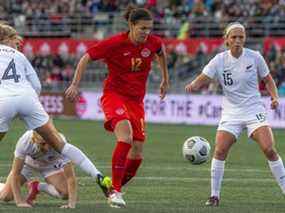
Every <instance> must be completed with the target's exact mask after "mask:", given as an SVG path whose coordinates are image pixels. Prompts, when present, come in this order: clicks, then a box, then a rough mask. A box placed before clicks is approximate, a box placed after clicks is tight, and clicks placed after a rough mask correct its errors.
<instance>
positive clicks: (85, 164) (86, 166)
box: [61, 143, 101, 178]
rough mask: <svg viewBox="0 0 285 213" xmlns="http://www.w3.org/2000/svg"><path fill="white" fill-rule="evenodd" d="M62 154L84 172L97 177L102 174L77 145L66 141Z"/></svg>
mask: <svg viewBox="0 0 285 213" xmlns="http://www.w3.org/2000/svg"><path fill="white" fill-rule="evenodd" d="M61 154H63V155H64V156H66V157H67V158H69V159H70V160H72V162H73V163H75V165H77V166H79V167H80V169H82V170H83V171H84V172H86V173H87V174H89V175H90V176H91V177H95V178H96V177H97V175H98V174H101V172H99V170H98V169H97V168H96V166H95V165H94V164H93V163H92V162H91V161H90V160H89V158H88V157H87V156H86V155H85V154H84V153H83V152H82V151H81V150H80V149H78V148H77V147H75V146H73V145H72V144H69V143H66V144H65V145H64V147H63V149H62V151H61Z"/></svg>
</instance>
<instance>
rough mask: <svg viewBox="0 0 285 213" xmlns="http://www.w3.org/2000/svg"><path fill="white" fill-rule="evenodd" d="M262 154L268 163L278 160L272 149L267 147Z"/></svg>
mask: <svg viewBox="0 0 285 213" xmlns="http://www.w3.org/2000/svg"><path fill="white" fill-rule="evenodd" d="M263 152H264V154H265V156H266V158H267V159H268V160H270V161H275V160H278V154H277V152H276V151H275V150H274V148H273V147H267V148H266V149H264V150H263Z"/></svg>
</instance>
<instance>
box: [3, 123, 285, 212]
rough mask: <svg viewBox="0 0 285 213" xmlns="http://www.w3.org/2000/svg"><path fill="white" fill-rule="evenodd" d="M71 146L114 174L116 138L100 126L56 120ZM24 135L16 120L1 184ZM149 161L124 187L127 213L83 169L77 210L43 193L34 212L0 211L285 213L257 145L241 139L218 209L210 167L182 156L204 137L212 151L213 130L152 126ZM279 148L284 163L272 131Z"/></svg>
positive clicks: (9, 208)
mask: <svg viewBox="0 0 285 213" xmlns="http://www.w3.org/2000/svg"><path fill="white" fill-rule="evenodd" d="M55 124H56V126H57V128H58V129H59V130H60V131H62V132H63V133H64V134H65V135H66V136H67V138H68V139H70V142H71V143H72V144H75V145H76V146H78V147H79V148H80V149H82V151H84V152H85V153H86V154H87V155H88V156H89V157H90V159H91V160H92V161H93V162H94V163H95V164H96V166H97V167H98V168H99V169H100V170H101V171H102V172H103V173H104V174H107V175H111V169H110V165H111V163H110V162H111V153H112V149H113V147H114V144H115V143H114V141H115V139H114V137H113V136H112V135H111V134H109V133H107V132H106V131H104V129H103V127H102V123H101V122H94V121H79V120H55ZM23 132H24V125H23V124H22V123H21V122H19V121H16V122H14V123H13V124H12V128H11V130H10V132H9V133H8V135H7V136H6V137H5V138H4V140H3V141H2V142H1V145H0V150H1V155H0V176H1V177H2V178H1V182H3V181H5V177H6V176H7V174H8V171H9V169H10V166H11V160H12V158H13V151H14V147H15V143H16V140H17V138H18V137H19V136H20V135H21V134H22V133H23ZM147 133H148V139H147V142H146V143H145V148H144V153H145V155H144V156H145V159H144V162H143V165H142V167H141V168H140V170H139V172H138V174H137V177H136V178H135V179H134V181H133V182H132V183H131V184H130V185H128V186H127V187H126V188H124V192H125V195H124V198H125V200H126V202H127V208H126V209H112V208H110V207H109V206H108V204H107V202H106V199H105V198H104V196H103V194H102V193H101V191H100V189H99V187H98V186H97V185H96V184H95V182H94V181H93V180H92V179H91V178H89V177H87V176H86V175H85V174H84V173H83V172H81V171H80V170H79V169H76V173H77V175H78V181H79V201H78V204H77V208H76V209H68V210H64V209H59V208H58V207H59V206H60V205H62V204H64V203H65V201H61V200H58V199H54V198H51V197H48V196H47V195H45V194H40V195H39V197H38V202H37V205H36V206H35V207H34V208H33V209H19V208H17V207H15V204H14V203H13V202H11V203H4V202H1V203H0V212H3V213H4V212H5V213H6V212H41V213H45V212H48V213H53V212H70V213H72V212H78V213H79V212H80V213H88V212H97V213H105V212H106V213H107V212H108V213H109V212H110V213H112V212H119V213H123V212H132V213H139V212H143V213H162V212H163V213H177V212H185V213H186V212H187V213H191V212H219V213H220V212H226V213H232V212H239V213H244V212H250V213H254V212H258V213H261V212H270V213H273V212H285V202H284V201H285V199H284V197H283V195H282V193H281V190H280V189H279V187H278V185H277V183H276V182H275V181H274V179H273V177H272V175H271V173H270V171H269V168H268V165H267V162H266V159H265V157H264V156H263V154H262V153H261V151H260V150H259V148H258V146H257V145H256V144H255V143H254V142H252V141H250V140H248V139H247V137H246V136H245V134H243V135H242V137H241V138H240V140H239V141H238V143H237V144H235V145H234V147H233V149H232V152H231V153H230V155H229V158H228V160H227V162H226V170H225V178H224V182H223V188H222V194H221V203H220V207H218V208H211V207H205V206H204V203H205V201H206V199H207V198H208V196H209V190H210V178H209V177H210V162H208V163H205V164H203V165H196V166H194V165H191V164H190V163H189V162H186V161H185V160H184V159H183V157H182V154H181V148H182V144H183V142H184V140H185V139H186V138H187V137H189V136H194V135H200V136H203V137H205V138H206V139H208V140H209V141H210V142H211V147H212V151H213V148H214V143H213V142H214V136H215V127H202V126H186V125H158V124H148V128H147ZM274 133H275V138H276V141H277V144H276V146H277V149H278V150H279V153H280V155H281V157H283V159H285V154H284V153H285V138H284V130H274Z"/></svg>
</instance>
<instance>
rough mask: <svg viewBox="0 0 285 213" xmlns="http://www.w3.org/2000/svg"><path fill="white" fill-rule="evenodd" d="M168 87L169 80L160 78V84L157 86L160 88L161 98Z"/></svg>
mask: <svg viewBox="0 0 285 213" xmlns="http://www.w3.org/2000/svg"><path fill="white" fill-rule="evenodd" d="M168 88H169V81H168V80H162V81H161V83H160V86H159V89H160V95H159V97H160V99H161V100H163V99H164V97H165V95H166V93H167V90H168Z"/></svg>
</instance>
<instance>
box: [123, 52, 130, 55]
mask: <svg viewBox="0 0 285 213" xmlns="http://www.w3.org/2000/svg"><path fill="white" fill-rule="evenodd" d="M130 54H131V52H125V53H123V55H124V56H128V55H130Z"/></svg>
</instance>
